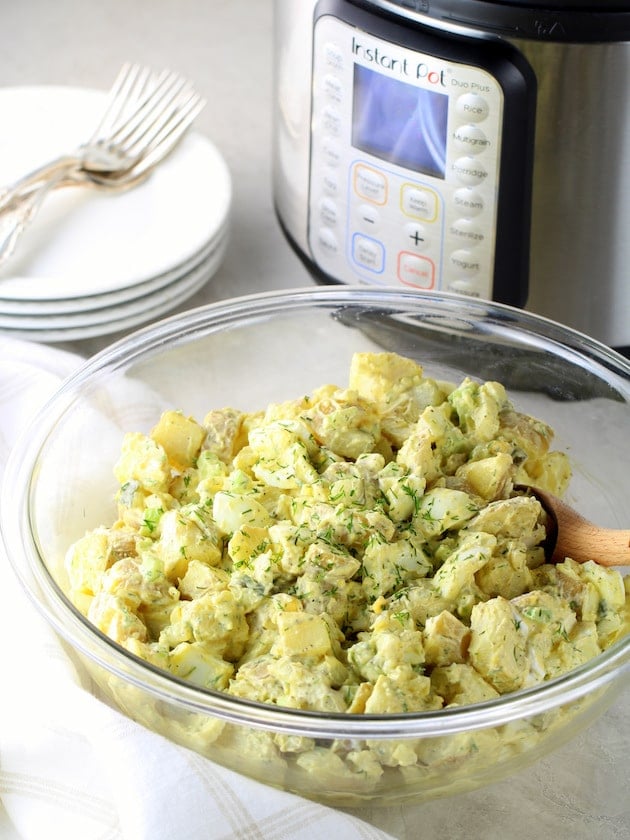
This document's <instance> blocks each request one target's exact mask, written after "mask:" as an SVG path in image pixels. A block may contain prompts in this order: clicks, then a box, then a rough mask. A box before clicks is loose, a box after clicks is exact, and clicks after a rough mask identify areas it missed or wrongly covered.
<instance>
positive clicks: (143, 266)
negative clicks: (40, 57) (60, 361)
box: [0, 87, 231, 342]
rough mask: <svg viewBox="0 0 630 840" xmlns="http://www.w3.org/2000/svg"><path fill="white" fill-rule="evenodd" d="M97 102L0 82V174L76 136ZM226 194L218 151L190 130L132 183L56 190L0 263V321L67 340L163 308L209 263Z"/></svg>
mask: <svg viewBox="0 0 630 840" xmlns="http://www.w3.org/2000/svg"><path fill="white" fill-rule="evenodd" d="M104 104H105V94H103V93H101V92H97V91H91V90H82V89H75V88H57V87H38V88H6V89H4V90H0V113H1V114H2V121H1V122H0V184H10V183H12V182H13V181H14V180H16V179H17V178H19V177H20V176H21V175H23V174H25V173H26V172H29V171H30V170H32V169H34V168H35V167H37V166H39V165H40V164H42V163H45V162H46V161H47V160H49V159H51V158H54V157H55V156H57V155H60V154H65V153H67V152H68V151H71V150H72V149H73V148H74V147H75V146H77V145H78V144H79V143H81V142H83V141H85V140H86V139H88V138H89V137H90V135H91V133H92V131H93V128H94V126H95V125H96V124H97V122H98V118H99V116H100V113H101V111H102V109H103V107H104ZM230 202H231V181H230V174H229V171H228V168H227V166H226V164H225V161H224V160H223V158H222V156H221V155H220V154H219V152H218V151H217V149H216V148H215V146H214V145H213V144H212V143H211V142H210V141H209V140H207V139H206V138H204V137H202V136H201V135H200V134H198V133H195V132H189V133H188V134H187V135H186V136H185V137H184V139H183V140H182V142H181V143H180V144H179V145H178V146H177V147H176V149H175V150H174V151H173V152H172V153H171V154H170V155H169V157H168V158H167V159H166V160H165V161H163V162H162V163H161V164H160V165H159V166H158V167H157V169H155V170H154V172H153V173H152V175H151V176H150V177H149V178H148V179H147V180H146V181H144V182H143V183H142V184H140V185H139V186H137V187H134V188H133V189H130V190H127V191H124V192H105V191H101V190H97V189H95V188H85V187H71V188H67V189H62V190H57V191H56V192H54V193H52V194H51V195H49V196H48V197H47V199H46V201H45V203H44V205H43V206H42V209H41V210H40V212H39V214H38V215H37V216H36V217H35V219H34V220H33V222H32V224H31V225H30V227H29V228H28V230H27V231H26V233H25V234H24V235H23V237H22V238H21V240H20V241H19V242H18V247H17V248H16V251H15V254H14V255H13V257H12V258H11V259H10V260H9V261H8V262H7V263H6V264H5V265H4V266H3V267H1V268H0V332H2V333H4V334H6V335H10V336H14V337H16V338H28V339H33V340H35V341H47V342H54V341H68V340H75V339H81V338H91V337H94V336H98V335H104V334H107V333H113V332H118V331H121V330H128V329H131V328H133V327H135V326H137V325H140V324H142V323H145V322H148V321H152V320H155V319H156V318H158V317H161V316H162V315H165V314H166V313H167V312H168V311H169V310H171V309H174V308H175V307H177V306H179V305H181V303H182V302H183V301H185V300H186V299H187V298H189V297H190V296H191V295H193V294H194V293H195V292H197V291H198V290H199V289H200V288H201V287H202V286H204V285H205V284H206V283H207V282H208V280H209V279H210V278H211V277H212V275H213V274H214V272H215V271H216V270H217V268H218V266H219V264H220V262H221V259H222V257H223V254H224V251H225V247H226V243H227V236H228V227H229V210H230Z"/></svg>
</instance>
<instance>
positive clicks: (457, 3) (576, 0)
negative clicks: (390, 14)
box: [369, 0, 630, 43]
mask: <svg viewBox="0 0 630 840" xmlns="http://www.w3.org/2000/svg"><path fill="white" fill-rule="evenodd" d="M369 5H373V6H379V7H380V8H384V9H389V10H390V11H391V10H392V9H393V8H394V7H400V9H401V13H402V10H404V13H405V15H407V16H409V17H412V18H413V17H415V16H416V15H418V16H419V17H420V18H424V19H426V18H432V19H435V20H436V21H443V22H444V23H448V24H455V25H458V26H465V27H467V28H473V29H477V30H481V31H484V32H488V33H489V34H492V35H501V36H506V37H511V38H526V39H532V40H536V41H559V42H563V43H567V42H575V43H596V42H606V43H610V42H618V41H629V40H630V2H628V0H600V2H598V0H565V2H561V0H548V2H545V0H384V2H379V0H373V2H370V3H369Z"/></svg>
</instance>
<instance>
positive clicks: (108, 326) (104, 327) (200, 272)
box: [2, 248, 223, 343]
mask: <svg viewBox="0 0 630 840" xmlns="http://www.w3.org/2000/svg"><path fill="white" fill-rule="evenodd" d="M222 259H223V249H222V248H220V249H219V251H218V252H217V253H216V254H214V255H213V256H212V257H210V259H209V260H208V261H207V262H206V263H204V264H203V265H201V266H199V267H198V268H196V269H194V270H193V271H191V272H190V274H189V275H187V276H186V277H185V278H184V279H183V280H182V281H181V283H180V285H179V288H178V289H177V295H176V299H175V300H172V299H171V298H170V297H169V298H168V299H160V301H159V303H158V304H157V305H156V303H155V297H154V296H153V295H150V296H148V298H147V299H146V304H145V307H144V308H141V310H140V311H139V312H132V313H131V314H129V313H128V312H126V311H124V310H123V311H122V312H119V313H118V314H119V316H120V317H117V318H114V319H112V320H108V321H106V322H104V323H100V324H77V325H76V326H73V327H65V328H60V329H58V328H52V329H50V328H42V329H12V328H3V329H2V335H3V336H6V337H7V338H21V339H27V340H29V341H46V342H51V343H53V342H55V341H80V340H82V339H84V338H95V337H97V336H102V335H108V334H110V333H114V332H121V331H123V330H125V331H126V330H130V329H133V328H134V327H137V326H140V325H141V324H145V323H148V322H149V321H155V320H157V319H158V318H161V317H162V316H163V315H166V314H167V313H168V312H170V311H171V310H172V309H174V308H175V307H176V306H177V305H179V304H180V303H183V302H184V301H185V300H187V299H188V298H190V297H192V295H194V294H195V292H198V291H199V289H201V288H203V287H204V286H205V285H206V283H207V282H208V281H209V279H210V278H211V277H212V275H213V274H214V273H215V271H216V270H217V268H218V267H219V265H220V264H221V260H222Z"/></svg>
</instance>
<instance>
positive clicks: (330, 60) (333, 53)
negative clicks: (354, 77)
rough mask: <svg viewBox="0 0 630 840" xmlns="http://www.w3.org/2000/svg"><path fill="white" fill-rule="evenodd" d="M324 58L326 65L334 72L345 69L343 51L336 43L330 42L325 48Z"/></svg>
mask: <svg viewBox="0 0 630 840" xmlns="http://www.w3.org/2000/svg"><path fill="white" fill-rule="evenodd" d="M323 56H324V61H325V63H326V64H327V65H328V66H329V67H331V68H332V69H333V70H342V69H343V63H344V62H343V58H344V54H343V50H342V49H341V47H340V46H339V44H336V43H335V42H334V41H328V43H326V44H324V47H323Z"/></svg>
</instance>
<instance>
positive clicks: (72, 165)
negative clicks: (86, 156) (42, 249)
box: [0, 158, 76, 266]
mask: <svg viewBox="0 0 630 840" xmlns="http://www.w3.org/2000/svg"><path fill="white" fill-rule="evenodd" d="M75 169H76V159H73V158H59V159H58V160H57V161H56V162H55V163H51V164H48V165H47V166H45V167H41V169H39V170H36V171H35V172H32V173H31V174H30V175H29V176H25V177H24V178H22V179H20V181H19V182H17V183H16V184H14V185H13V187H12V188H11V190H9V191H8V193H7V194H5V195H4V196H2V198H1V199H0V266H2V265H3V264H4V263H5V262H6V261H7V260H8V259H9V258H10V257H11V256H12V254H13V253H14V251H15V247H16V245H17V243H18V240H19V239H20V237H21V235H22V234H23V233H24V231H25V230H26V228H27V227H28V225H29V224H30V222H31V221H32V220H33V219H34V218H35V215H36V214H37V212H38V210H39V209H40V207H41V206H42V204H43V203H44V199H45V198H46V196H47V195H48V194H49V193H50V192H52V191H53V190H54V189H55V188H56V187H57V186H61V185H62V184H63V183H64V182H65V181H66V179H67V178H68V176H69V174H70V173H71V172H72V171H73V170H75ZM37 173H42V174H43V177H40V178H39V180H37ZM18 185H19V186H18Z"/></svg>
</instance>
